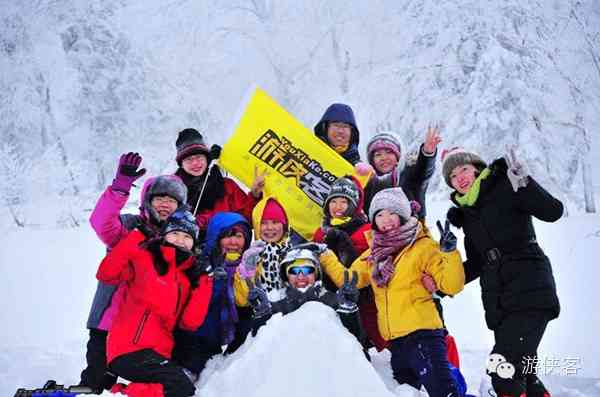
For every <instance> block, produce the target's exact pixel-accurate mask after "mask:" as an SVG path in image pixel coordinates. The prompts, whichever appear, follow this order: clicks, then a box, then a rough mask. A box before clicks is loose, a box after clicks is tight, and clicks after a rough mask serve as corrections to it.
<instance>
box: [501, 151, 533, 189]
mask: <svg viewBox="0 0 600 397" xmlns="http://www.w3.org/2000/svg"><path fill="white" fill-rule="evenodd" d="M504 159H505V160H506V164H507V165H508V169H507V170H506V176H508V180H509V181H510V184H511V185H512V188H513V190H514V191H515V192H516V191H517V190H519V188H522V187H526V186H527V182H529V178H528V176H529V171H528V170H527V166H525V164H524V163H521V162H520V161H519V160H517V156H516V155H515V149H514V148H510V149H509V150H508V154H507V155H506V156H504Z"/></svg>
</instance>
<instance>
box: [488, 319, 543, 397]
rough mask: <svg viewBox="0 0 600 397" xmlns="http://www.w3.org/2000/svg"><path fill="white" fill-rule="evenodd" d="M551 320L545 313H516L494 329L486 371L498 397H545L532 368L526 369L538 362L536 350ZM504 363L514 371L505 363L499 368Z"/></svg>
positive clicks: (541, 385)
mask: <svg viewBox="0 0 600 397" xmlns="http://www.w3.org/2000/svg"><path fill="white" fill-rule="evenodd" d="M551 318H552V313H549V312H545V311H533V312H532V311H529V312H516V313H511V314H508V315H507V316H506V317H504V319H503V320H502V321H501V322H500V324H499V325H498V327H496V329H495V330H494V337H495V342H496V343H495V345H494V348H493V349H492V353H491V355H490V359H489V360H488V366H487V372H488V375H490V377H491V378H492V386H493V387H494V390H495V391H496V394H497V395H498V396H508V397H513V396H514V397H520V396H521V395H522V394H525V393H526V395H527V397H544V394H545V393H547V391H546V388H545V387H544V384H543V383H542V382H541V381H540V380H539V379H538V377H537V376H536V374H535V371H534V368H527V365H526V363H527V362H531V363H533V362H534V361H537V349H538V346H539V345H540V342H541V340H542V337H543V336H544V332H545V331H546V326H547V325H548V322H549V321H550V320H549V319H551ZM497 355H500V356H501V358H500V356H497ZM503 360H505V361H506V362H507V363H510V364H511V365H512V366H513V368H514V371H513V370H512V369H511V367H510V366H507V365H506V364H505V365H504V366H502V367H501V365H502V361H503ZM513 372H514V374H513Z"/></svg>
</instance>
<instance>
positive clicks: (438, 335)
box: [388, 329, 461, 397]
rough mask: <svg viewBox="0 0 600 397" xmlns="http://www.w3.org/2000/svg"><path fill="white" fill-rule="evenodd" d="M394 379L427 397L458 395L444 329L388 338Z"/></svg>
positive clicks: (458, 396) (454, 396) (453, 396)
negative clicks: (427, 395)
mask: <svg viewBox="0 0 600 397" xmlns="http://www.w3.org/2000/svg"><path fill="white" fill-rule="evenodd" d="M388 349H389V350H390V352H391V353H392V358H391V364H392V370H393V372H394V378H395V379H396V380H397V381H398V382H399V383H408V384H409V385H411V386H413V387H414V388H416V389H420V388H421V386H425V389H426V390H427V393H428V394H429V396H430V397H461V394H460V393H459V391H458V387H457V384H456V381H455V379H454V377H453V375H452V372H451V370H450V365H449V363H448V352H447V349H446V331H445V330H443V329H437V330H420V331H415V332H413V333H410V334H408V335H406V336H403V337H400V338H396V339H393V340H391V341H390V344H389V346H388Z"/></svg>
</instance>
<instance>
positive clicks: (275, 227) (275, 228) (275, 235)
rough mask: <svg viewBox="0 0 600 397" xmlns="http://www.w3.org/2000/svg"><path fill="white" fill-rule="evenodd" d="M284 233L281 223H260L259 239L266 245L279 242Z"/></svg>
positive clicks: (271, 221)
mask: <svg viewBox="0 0 600 397" xmlns="http://www.w3.org/2000/svg"><path fill="white" fill-rule="evenodd" d="M283 233H284V225H283V223H281V222H277V221H273V220H271V219H265V220H263V221H261V222H260V238H261V240H263V241H265V242H267V243H277V242H279V241H281V239H282V238H283Z"/></svg>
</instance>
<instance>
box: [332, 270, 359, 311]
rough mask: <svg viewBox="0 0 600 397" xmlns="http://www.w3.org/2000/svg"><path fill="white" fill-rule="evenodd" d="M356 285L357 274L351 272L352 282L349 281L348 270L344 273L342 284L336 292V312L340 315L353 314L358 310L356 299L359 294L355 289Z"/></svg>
mask: <svg viewBox="0 0 600 397" xmlns="http://www.w3.org/2000/svg"><path fill="white" fill-rule="evenodd" d="M357 283H358V273H356V272H355V271H353V272H352V280H349V277H348V270H345V271H344V284H343V285H342V287H341V288H340V289H338V290H337V292H336V294H335V295H336V297H337V302H338V309H337V311H338V312H342V313H354V312H356V311H357V310H358V306H357V305H356V304H357V303H358V297H359V292H358V288H356V284H357Z"/></svg>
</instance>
